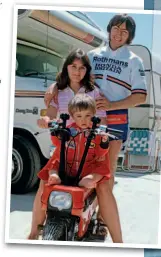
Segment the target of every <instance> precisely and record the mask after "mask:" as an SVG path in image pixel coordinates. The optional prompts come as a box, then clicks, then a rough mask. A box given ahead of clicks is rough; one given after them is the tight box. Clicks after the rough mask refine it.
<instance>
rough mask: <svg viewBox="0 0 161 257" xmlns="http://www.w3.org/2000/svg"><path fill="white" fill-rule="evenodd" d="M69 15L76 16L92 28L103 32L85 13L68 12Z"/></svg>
mask: <svg viewBox="0 0 161 257" xmlns="http://www.w3.org/2000/svg"><path fill="white" fill-rule="evenodd" d="M68 13H70V14H72V15H74V16H75V17H77V18H79V19H81V20H83V21H85V22H87V23H88V24H89V25H91V26H92V27H95V28H96V29H98V30H100V31H101V29H100V28H99V27H98V26H97V25H96V24H95V23H94V22H93V21H92V20H91V19H90V18H89V17H88V16H87V15H86V14H85V13H82V12H77V11H68Z"/></svg>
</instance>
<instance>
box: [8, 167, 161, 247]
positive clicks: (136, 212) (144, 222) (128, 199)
mask: <svg viewBox="0 0 161 257" xmlns="http://www.w3.org/2000/svg"><path fill="white" fill-rule="evenodd" d="M116 181H117V182H118V183H117V184H116V185H115V188H114V194H115V196H116V200H117V203H118V208H119V213H120V219H121V225H122V231H123V238H124V242H125V243H129V244H157V239H158V222H159V197H160V176H159V175H158V173H157V174H151V175H139V174H134V173H125V172H117V176H116ZM34 196H35V193H34V192H33V193H30V194H26V195H12V196H11V212H10V231H9V234H10V238H11V239H25V238H26V237H27V234H28V232H29V230H30V222H31V215H32V212H31V211H32V204H33V199H34ZM107 241H108V242H111V239H110V238H108V239H107Z"/></svg>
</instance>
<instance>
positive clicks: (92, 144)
mask: <svg viewBox="0 0 161 257" xmlns="http://www.w3.org/2000/svg"><path fill="white" fill-rule="evenodd" d="M85 145H86V142H85ZM95 146H96V144H95V143H94V142H91V144H90V147H89V148H95Z"/></svg>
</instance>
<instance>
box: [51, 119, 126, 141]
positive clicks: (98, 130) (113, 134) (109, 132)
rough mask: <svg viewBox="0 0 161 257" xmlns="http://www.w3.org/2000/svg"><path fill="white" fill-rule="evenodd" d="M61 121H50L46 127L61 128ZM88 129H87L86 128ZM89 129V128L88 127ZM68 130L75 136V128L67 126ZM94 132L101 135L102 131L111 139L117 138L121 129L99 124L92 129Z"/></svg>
mask: <svg viewBox="0 0 161 257" xmlns="http://www.w3.org/2000/svg"><path fill="white" fill-rule="evenodd" d="M60 125H61V123H58V122H56V121H52V122H49V123H48V127H49V128H50V129H51V130H52V131H54V130H63V128H61V126H60ZM87 130H88V129H87ZM89 130H90V129H89ZM68 131H69V132H70V134H71V136H76V135H77V130H76V129H75V128H72V127H71V128H68ZM94 132H95V133H96V134H97V135H102V132H104V133H106V134H107V135H108V136H109V137H111V138H113V139H118V138H119V137H120V136H121V134H122V133H123V131H122V130H118V129H113V128H108V126H106V125H99V126H98V127H97V128H96V129H94Z"/></svg>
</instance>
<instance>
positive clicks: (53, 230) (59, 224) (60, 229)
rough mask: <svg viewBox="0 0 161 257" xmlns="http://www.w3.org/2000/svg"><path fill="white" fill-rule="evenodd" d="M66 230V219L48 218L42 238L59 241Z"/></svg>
mask: <svg viewBox="0 0 161 257" xmlns="http://www.w3.org/2000/svg"><path fill="white" fill-rule="evenodd" d="M64 230H65V223H64V220H61V219H59V220H58V219H57V220H55V219H54V218H50V219H47V221H46V224H45V226H44V229H43V234H42V240H53V241H58V240H59V239H60V238H61V237H62V236H63V233H64Z"/></svg>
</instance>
